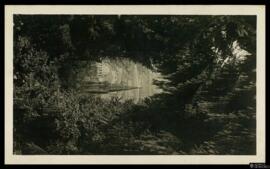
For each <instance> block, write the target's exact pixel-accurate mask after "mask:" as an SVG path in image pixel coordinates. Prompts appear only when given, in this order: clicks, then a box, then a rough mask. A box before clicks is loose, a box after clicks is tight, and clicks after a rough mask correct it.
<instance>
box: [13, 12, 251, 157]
mask: <svg viewBox="0 0 270 169" xmlns="http://www.w3.org/2000/svg"><path fill="white" fill-rule="evenodd" d="M239 49H243V50H246V51H247V52H248V54H247V56H245V58H244V59H242V58H241V57H244V56H240V55H239V51H238V53H237V52H236V51H237V50H239ZM104 57H110V58H119V57H120V58H121V57H125V58H128V59H130V60H133V61H134V62H140V63H142V64H144V65H145V66H147V67H148V68H150V69H153V70H156V71H159V72H161V73H162V74H163V76H164V77H165V78H166V81H155V82H154V83H156V84H157V85H159V86H160V87H161V88H163V90H164V91H165V92H164V93H163V94H159V95H154V96H153V97H150V98H147V99H145V100H144V102H143V103H141V104H134V103H133V102H132V101H125V102H121V100H119V98H112V99H111V100H110V101H107V100H102V99H100V98H97V97H93V96H91V95H89V96H82V95H79V94H78V93H77V92H76V90H75V88H74V85H75V83H74V81H73V79H74V77H76V75H77V72H78V71H80V68H81V67H83V66H84V65H83V64H79V65H78V64H76V62H75V61H77V60H80V61H81V60H84V61H87V62H93V61H99V60H102V58H104ZM153 65H154V66H153ZM255 75H256V17H254V16H105V15H104V16H86V15H72V16H71V15H54V16H51V15H15V16H14V85H15V88H14V153H16V154H255V152H256V146H255V145H256V123H255V119H256V76H255Z"/></svg>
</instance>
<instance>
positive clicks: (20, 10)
mask: <svg viewBox="0 0 270 169" xmlns="http://www.w3.org/2000/svg"><path fill="white" fill-rule="evenodd" d="M13 14H96V15H99V14H107V15H109V14H118V15H121V14H129V15H133V14H137V15H150V14H151V15H155V14H162V15H257V98H256V100H257V114H256V118H257V123H256V124H257V130H256V132H257V133H256V134H257V135H256V136H257V153H256V154H257V155H239V156H238V155H153V156H151V155H127V156H124V155H113V156H111V155H13V151H12V149H13V137H12V136H13V130H12V129H13V120H12V119H13V17H12V16H13ZM250 162H265V6H263V5H111V6H110V5H6V6H5V163H6V164H249V163H250Z"/></svg>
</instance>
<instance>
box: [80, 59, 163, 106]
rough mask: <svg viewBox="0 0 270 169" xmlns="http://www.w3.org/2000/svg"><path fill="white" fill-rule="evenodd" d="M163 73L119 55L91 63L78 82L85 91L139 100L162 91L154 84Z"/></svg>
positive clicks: (104, 96)
mask: <svg viewBox="0 0 270 169" xmlns="http://www.w3.org/2000/svg"><path fill="white" fill-rule="evenodd" d="M159 76H160V75H159V74H158V73H155V72H153V71H151V70H150V69H148V68H146V67H145V66H143V65H142V64H140V63H134V62H133V61H131V60H128V59H123V58H116V59H103V60H102V61H101V62H96V63H91V64H89V65H88V66H86V68H84V69H83V70H82V71H81V72H80V73H79V74H78V76H77V77H78V78H77V81H78V83H79V84H80V88H81V89H82V91H84V92H90V93H99V94H100V96H101V97H102V98H105V99H106V98H110V97H112V96H117V97H121V98H122V99H124V100H127V99H133V100H135V102H137V101H139V100H140V99H142V98H145V97H148V96H151V95H153V94H155V93H159V92H161V89H159V88H158V87H157V86H155V85H153V84H152V83H153V80H154V79H155V78H158V77H159Z"/></svg>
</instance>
